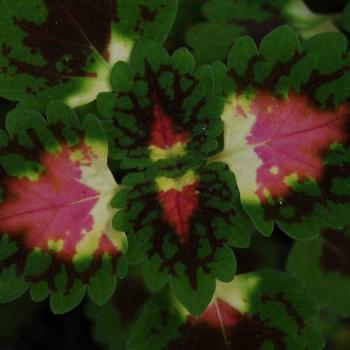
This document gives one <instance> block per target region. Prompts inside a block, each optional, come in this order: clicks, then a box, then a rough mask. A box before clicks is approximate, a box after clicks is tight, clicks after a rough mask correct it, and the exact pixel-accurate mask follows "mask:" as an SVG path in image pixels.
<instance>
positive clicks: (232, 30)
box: [186, 0, 338, 63]
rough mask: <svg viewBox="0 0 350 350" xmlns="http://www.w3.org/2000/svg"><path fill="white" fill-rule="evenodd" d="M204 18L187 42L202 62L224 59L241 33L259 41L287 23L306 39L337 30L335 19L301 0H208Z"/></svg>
mask: <svg viewBox="0 0 350 350" xmlns="http://www.w3.org/2000/svg"><path fill="white" fill-rule="evenodd" d="M202 11H203V14H204V17H205V21H203V22H200V23H198V24H195V25H193V26H191V27H190V29H189V30H188V32H187V34H186V42H187V44H188V46H190V47H191V48H192V50H193V51H194V55H195V57H196V60H197V61H198V62H199V63H211V62H213V61H214V60H215V59H225V57H226V56H227V54H228V52H229V49H230V48H231V46H232V45H233V44H235V43H236V41H237V39H238V38H239V37H240V36H242V35H249V36H251V37H253V38H254V40H255V41H256V42H257V43H260V42H261V41H262V39H263V38H264V36H265V35H266V34H268V33H269V32H270V31H271V30H273V29H275V28H276V27H278V26H280V25H283V24H288V25H290V26H292V27H293V28H294V29H296V30H297V32H298V34H299V35H300V36H301V37H302V38H304V39H307V38H310V37H312V36H314V35H316V34H318V33H322V32H330V31H332V32H334V31H338V28H337V27H336V25H335V24H334V23H333V21H332V18H331V17H328V16H326V15H319V14H315V13H313V12H312V11H310V9H309V8H308V7H307V5H306V4H305V3H304V1H302V0H272V1H271V0H248V1H247V0H207V1H206V2H205V3H204V5H203V8H202Z"/></svg>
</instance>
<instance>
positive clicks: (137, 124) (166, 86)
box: [98, 41, 224, 168]
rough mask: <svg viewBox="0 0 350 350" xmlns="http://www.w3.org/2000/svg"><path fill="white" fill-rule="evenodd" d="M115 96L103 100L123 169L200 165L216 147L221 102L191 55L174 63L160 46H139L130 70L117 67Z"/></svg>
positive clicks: (180, 54)
mask: <svg viewBox="0 0 350 350" xmlns="http://www.w3.org/2000/svg"><path fill="white" fill-rule="evenodd" d="M112 84H113V88H114V90H115V92H114V93H102V94H100V95H99V97H98V106H99V111H100V113H101V114H102V116H103V117H104V118H105V119H106V120H105V126H106V127H105V128H106V130H107V133H108V138H109V140H110V149H111V157H112V158H115V159H119V160H121V161H122V162H121V166H122V167H124V168H136V167H137V168H142V167H146V166H151V165H154V164H156V163H157V164H162V165H163V166H164V167H166V166H169V165H170V164H172V163H173V162H180V163H186V164H188V163H190V164H192V163H193V162H200V161H201V159H203V156H204V158H205V156H206V155H207V154H208V153H209V152H211V151H213V150H214V149H215V148H216V147H217V142H216V141H215V137H217V136H218V135H219V134H220V132H221V131H222V123H221V121H220V118H219V116H220V113H221V112H222V110H223V105H224V101H223V99H222V98H219V97H215V96H213V89H214V81H213V73H212V70H211V69H210V67H209V66H205V67H201V68H200V69H197V70H195V62H194V59H193V57H192V55H191V54H190V53H189V51H188V50H186V49H180V50H178V51H176V52H175V53H174V54H173V55H172V56H171V57H169V55H168V53H167V52H166V51H165V50H164V49H163V48H162V47H161V46H159V45H158V44H156V43H154V42H149V41H142V42H139V43H138V44H136V46H135V48H134V50H133V53H132V56H131V58H130V64H126V63H122V62H120V63H117V64H116V66H115V68H114V70H113V74H112Z"/></svg>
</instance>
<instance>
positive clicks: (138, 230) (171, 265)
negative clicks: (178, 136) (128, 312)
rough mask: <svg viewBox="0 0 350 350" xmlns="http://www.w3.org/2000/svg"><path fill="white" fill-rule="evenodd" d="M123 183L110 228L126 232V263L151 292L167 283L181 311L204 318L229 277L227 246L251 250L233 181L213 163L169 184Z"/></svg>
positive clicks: (153, 179)
mask: <svg viewBox="0 0 350 350" xmlns="http://www.w3.org/2000/svg"><path fill="white" fill-rule="evenodd" d="M122 184H123V186H124V188H123V189H122V190H121V191H120V192H118V193H117V195H116V197H115V199H114V200H113V202H112V204H113V205H114V206H115V207H116V208H118V209H120V210H119V211H118V212H117V213H116V215H115V219H114V226H115V228H116V230H122V231H125V232H126V233H127V237H128V243H129V251H128V260H129V262H130V263H132V264H137V263H141V262H143V274H144V279H145V282H146V285H147V286H148V287H149V289H150V290H152V291H158V290H160V289H161V288H162V287H163V286H164V285H165V284H167V283H170V286H171V288H172V290H173V291H174V293H175V295H176V296H177V298H178V299H179V300H180V301H181V302H182V303H183V304H184V305H185V307H187V308H188V309H189V310H190V311H191V312H192V313H193V314H199V313H201V312H202V311H203V310H204V308H205V307H206V306H207V304H208V303H209V301H210V299H211V297H212V295H213V293H214V288H215V278H218V279H220V280H222V281H230V280H232V278H233V276H234V273H235V269H236V260H235V256H234V254H233V252H232V250H231V248H230V247H234V246H237V247H247V246H248V245H249V235H248V230H249V221H248V220H246V216H245V214H244V212H243V210H242V209H241V206H240V204H239V194H238V191H237V188H236V185H235V179H234V176H233V174H232V173H231V172H230V171H229V170H227V169H225V166H224V164H222V163H221V164H220V163H212V164H210V165H208V166H203V167H200V168H197V169H185V170H184V171H183V173H182V174H178V175H177V176H172V177H169V176H168V175H166V174H165V175H162V174H159V173H158V172H157V173H156V175H154V174H151V173H146V172H143V173H137V174H130V175H128V176H126V177H125V178H124V179H123V182H122Z"/></svg>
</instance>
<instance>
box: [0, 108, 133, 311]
mask: <svg viewBox="0 0 350 350" xmlns="http://www.w3.org/2000/svg"><path fill="white" fill-rule="evenodd" d="M6 125H7V132H6V131H4V130H1V131H0V271H1V272H0V301H1V302H7V301H10V300H12V299H15V298H17V297H18V296H20V295H21V294H23V292H24V291H25V290H26V289H28V288H29V287H30V286H31V295H32V297H33V299H34V300H42V299H44V298H45V297H46V296H48V295H49V294H50V293H51V307H52V309H53V311H54V312H56V313H61V312H66V311H68V310H70V309H71V308H73V307H75V306H76V305H77V304H78V303H79V302H80V301H81V299H82V297H83V296H84V294H85V289H86V287H88V291H89V294H90V296H91V297H92V299H93V300H94V301H96V302H97V303H103V302H105V301H106V300H107V299H108V298H109V297H110V295H111V294H112V293H113V291H114V288H115V283H116V275H120V274H123V273H124V272H125V271H124V270H125V262H124V258H123V251H124V250H125V247H126V242H125V236H124V234H123V233H120V232H116V231H114V230H113V228H112V217H113V214H114V213H115V210H114V209H113V208H112V207H111V206H110V201H111V199H112V198H113V196H114V195H115V193H116V192H117V191H118V190H119V186H118V185H117V184H116V183H115V180H114V178H113V176H112V173H111V172H110V170H109V169H108V167H107V154H108V148H107V141H106V138H105V135H104V131H103V129H102V126H101V125H100V123H99V122H98V121H97V119H96V118H95V117H94V116H92V115H89V116H87V117H86V118H85V120H84V122H83V124H82V125H80V124H79V122H78V119H77V117H76V116H75V115H74V113H73V112H72V111H71V110H69V108H68V107H66V106H65V105H62V104H60V103H55V102H52V103H51V104H50V105H49V107H48V110H47V120H45V119H43V118H42V117H41V116H40V115H39V114H37V113H36V112H32V111H30V110H27V109H23V108H18V109H16V110H13V111H11V112H10V113H9V114H8V115H7V119H6Z"/></svg>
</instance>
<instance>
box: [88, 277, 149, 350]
mask: <svg viewBox="0 0 350 350" xmlns="http://www.w3.org/2000/svg"><path fill="white" fill-rule="evenodd" d="M128 275H129V272H128ZM148 299H149V292H148V291H147V289H146V288H145V286H144V284H143V283H142V280H140V279H138V278H135V277H129V276H128V277H126V278H124V279H122V280H121V281H120V283H119V284H118V286H117V290H116V292H115V294H114V295H113V297H112V298H111V300H110V301H109V302H108V303H107V304H105V305H102V306H99V305H96V304H94V303H91V302H90V303H89V304H88V306H87V309H86V314H87V316H88V318H89V319H90V321H91V324H92V326H93V335H94V339H95V341H96V342H97V343H98V344H99V345H101V346H103V348H104V349H108V350H116V349H126V343H127V340H128V338H129V335H130V332H131V330H132V327H133V326H134V324H135V322H136V320H137V319H138V317H139V316H140V313H141V312H142V310H143V306H144V304H145V303H146V302H147V301H148Z"/></svg>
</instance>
